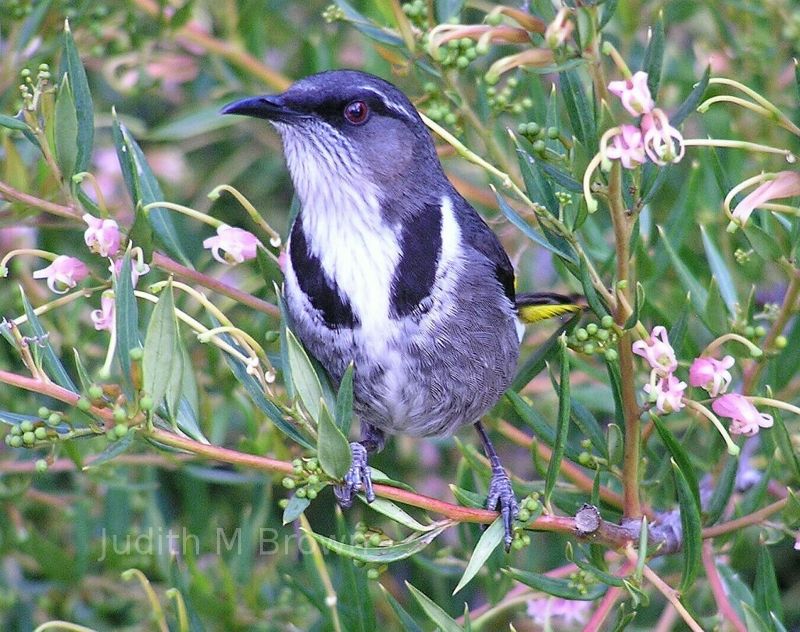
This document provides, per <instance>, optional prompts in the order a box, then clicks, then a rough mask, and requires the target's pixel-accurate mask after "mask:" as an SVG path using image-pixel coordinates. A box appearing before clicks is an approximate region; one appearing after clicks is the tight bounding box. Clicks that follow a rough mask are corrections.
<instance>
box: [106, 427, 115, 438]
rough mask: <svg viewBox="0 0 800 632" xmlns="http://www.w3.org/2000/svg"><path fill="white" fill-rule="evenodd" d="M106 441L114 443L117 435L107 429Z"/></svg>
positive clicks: (111, 429) (110, 429) (112, 430)
mask: <svg viewBox="0 0 800 632" xmlns="http://www.w3.org/2000/svg"><path fill="white" fill-rule="evenodd" d="M106 439H108V440H109V441H116V440H117V433H116V432H114V429H113V428H109V429H108V430H106Z"/></svg>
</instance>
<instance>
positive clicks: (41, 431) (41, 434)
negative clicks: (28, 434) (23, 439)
mask: <svg viewBox="0 0 800 632" xmlns="http://www.w3.org/2000/svg"><path fill="white" fill-rule="evenodd" d="M33 436H34V437H36V438H37V439H38V440H39V441H44V440H45V439H47V429H46V428H44V427H43V426H39V427H38V428H37V429H36V430H34V431H33Z"/></svg>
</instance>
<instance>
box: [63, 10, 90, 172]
mask: <svg viewBox="0 0 800 632" xmlns="http://www.w3.org/2000/svg"><path fill="white" fill-rule="evenodd" d="M61 75H62V77H65V76H67V77H69V82H70V84H71V86H72V95H73V98H74V103H75V112H76V115H77V136H76V139H77V153H76V157H75V172H80V171H86V169H88V167H89V163H90V161H91V158H92V146H93V145H94V104H93V103H92V94H91V92H90V91H89V82H88V80H87V78H86V70H85V69H84V67H83V64H82V63H81V58H80V56H79V55H78V49H77V47H76V46H75V40H74V39H73V38H72V32H71V31H70V29H69V23H68V22H65V23H64V47H63V49H62V53H61Z"/></svg>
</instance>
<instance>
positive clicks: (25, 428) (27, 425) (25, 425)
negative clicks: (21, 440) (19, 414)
mask: <svg viewBox="0 0 800 632" xmlns="http://www.w3.org/2000/svg"><path fill="white" fill-rule="evenodd" d="M19 429H20V430H21V431H22V432H33V422H32V421H31V420H30V419H26V420H25V421H23V422H22V423H21V424H20V425H19Z"/></svg>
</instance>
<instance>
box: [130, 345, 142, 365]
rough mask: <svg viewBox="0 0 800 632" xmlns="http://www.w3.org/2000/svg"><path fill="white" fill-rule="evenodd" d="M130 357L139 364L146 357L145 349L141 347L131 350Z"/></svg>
mask: <svg viewBox="0 0 800 632" xmlns="http://www.w3.org/2000/svg"><path fill="white" fill-rule="evenodd" d="M128 357H129V358H130V359H131V360H133V361H134V362H138V361H139V360H141V359H142V358H143V357H144V349H142V348H141V347H134V348H133V349H131V350H130V353H129V354H128Z"/></svg>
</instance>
